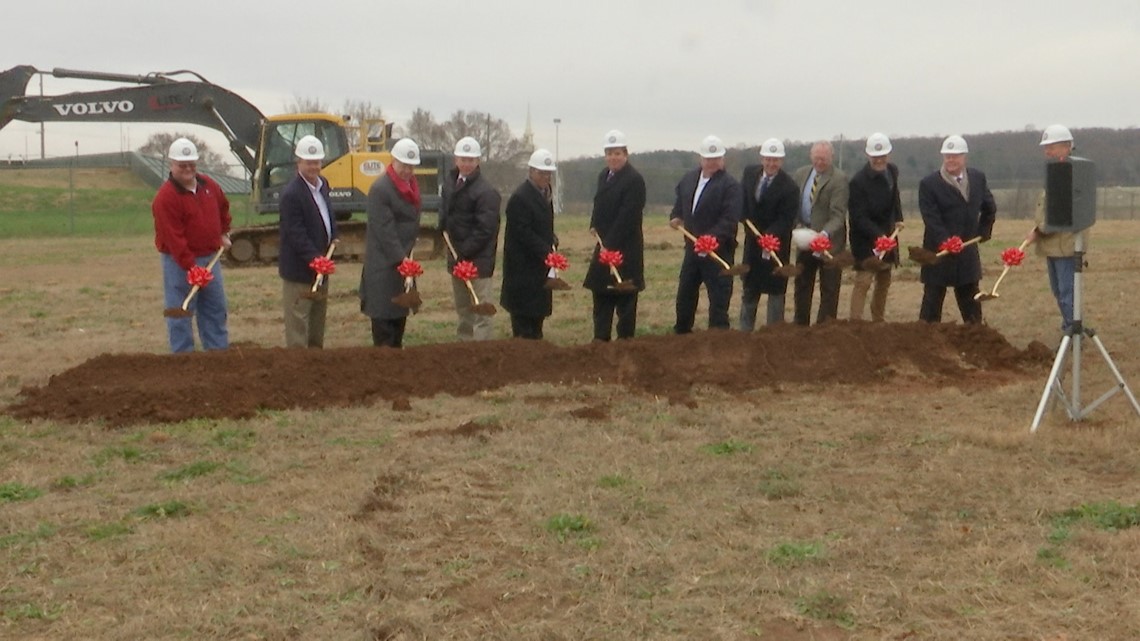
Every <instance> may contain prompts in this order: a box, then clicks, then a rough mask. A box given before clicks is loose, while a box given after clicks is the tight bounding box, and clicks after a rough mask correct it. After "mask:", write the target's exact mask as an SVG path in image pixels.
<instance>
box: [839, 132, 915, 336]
mask: <svg viewBox="0 0 1140 641" xmlns="http://www.w3.org/2000/svg"><path fill="white" fill-rule="evenodd" d="M864 153H865V154H866V155H867V163H866V164H865V165H863V168H862V169H860V170H859V171H858V172H856V174H855V175H854V176H853V177H852V178H851V183H850V185H849V186H848V190H847V191H848V195H847V216H848V219H849V220H850V223H851V231H850V232H849V233H850V236H851V254H852V255H853V256H854V257H855V282H854V285H853V286H852V288H851V320H862V319H863V308H864V307H866V306H867V292H868V291H870V290H871V286H872V284H873V285H874V287H875V289H874V293H873V294H871V320H872V321H875V322H882V321H883V320H884V317H885V316H886V310H887V292H888V291H889V290H890V287H891V269H892V268H893V267H894V266H895V265H897V264H898V262H899V252H898V247H895V248H894V249H892V250H891V251H889V252H879V251H878V250H876V249H875V242H876V241H877V240H878V239H879V238H880V237H882V236H890V235H891V234H892V233H893V232H894V230H895V228H896V227H901V226H902V222H903V213H902V201H901V200H900V198H899V168H898V167H896V166H895V164H894V163H892V162H891V141H890V139H889V138H887V137H886V136H885V135H884V134H881V133H874V134H871V135H870V136H868V137H867V145H866V147H865V148H864ZM871 257H876V258H878V259H879V260H880V261H881V262H880V263H877V264H876V266H875V267H873V268H871V269H867V268H866V267H865V266H864V265H863V262H864V261H866V260H867V259H868V258H871Z"/></svg>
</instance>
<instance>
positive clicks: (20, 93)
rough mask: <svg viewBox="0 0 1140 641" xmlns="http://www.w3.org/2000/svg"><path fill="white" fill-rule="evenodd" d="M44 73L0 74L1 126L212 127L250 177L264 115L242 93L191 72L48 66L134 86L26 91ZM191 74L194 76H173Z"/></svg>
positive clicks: (25, 69)
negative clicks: (122, 124) (21, 123)
mask: <svg viewBox="0 0 1140 641" xmlns="http://www.w3.org/2000/svg"><path fill="white" fill-rule="evenodd" d="M40 73H42V74H45V75H47V74H49V72H46V71H39V70H38V69H36V68H35V67H32V66H29V65H21V66H18V67H13V68H11V69H9V70H7V71H4V72H0V128H3V127H4V126H5V125H7V124H8V123H9V122H12V121H13V120H22V121H25V122H179V123H188V124H194V125H201V126H204V127H210V128H211V129H216V130H218V131H220V132H222V134H224V135H225V136H226V139H227V140H229V143H230V149H231V150H232V151H233V152H234V154H235V155H236V156H237V157H238V158H239V159H240V160H241V162H242V164H243V165H245V167H246V168H247V169H248V170H249V171H250V174H251V175H252V174H253V173H254V172H255V171H256V170H257V160H256V158H255V156H254V154H255V153H256V152H257V148H258V136H259V135H260V129H261V122H262V120H264V118H265V116H264V115H263V114H262V113H261V111H260V110H258V109H257V107H254V106H253V105H252V104H250V103H249V102H247V101H246V100H245V99H244V98H242V97H241V96H238V95H237V94H235V93H233V92H231V91H229V90H227V89H223V88H222V87H219V86H217V85H215V84H212V83H210V82H208V81H207V80H206V79H205V78H203V77H202V76H200V75H198V74H197V73H194V72H193V71H186V70H180V71H171V72H163V73H157V72H156V73H149V74H146V75H143V76H137V75H127V74H113V73H99V72H90V71H74V70H70V69H59V68H56V69H53V70H52V71H51V72H50V75H51V76H53V77H56V78H79V79H84V80H100V81H107V82H118V83H126V84H134V85H138V86H134V87H130V86H126V87H117V88H114V89H106V90H103V91H91V92H74V93H67V94H60V95H56V96H35V95H31V96H29V95H26V93H27V85H28V82H29V81H30V80H31V79H32V77H33V76H35V75H36V74H40ZM181 75H192V76H194V77H195V78H197V79H196V80H181V79H177V78H174V76H181Z"/></svg>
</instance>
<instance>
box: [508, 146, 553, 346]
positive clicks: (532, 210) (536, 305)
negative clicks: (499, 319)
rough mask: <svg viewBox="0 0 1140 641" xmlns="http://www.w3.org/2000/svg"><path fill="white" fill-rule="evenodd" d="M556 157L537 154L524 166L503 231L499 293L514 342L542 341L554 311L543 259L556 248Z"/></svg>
mask: <svg viewBox="0 0 1140 641" xmlns="http://www.w3.org/2000/svg"><path fill="white" fill-rule="evenodd" d="M556 168H557V167H556V166H555V164H554V154H551V153H550V152H549V151H547V150H546V149H537V150H535V152H534V153H532V154H531V155H530V160H529V161H528V162H527V179H526V180H524V181H523V182H522V184H521V185H519V187H518V189H516V190H515V193H513V194H511V197H510V199H509V200H508V201H507V210H506V219H507V221H506V226H505V229H504V231H503V291H502V294H501V295H500V298H499V302H500V303H502V305H503V309H506V310H507V311H508V312H509V313H510V315H511V335H512V336H513V337H515V338H529V339H541V338H542V325H543V322H545V320H546V317H547V316H550V313H551V311H552V307H553V305H552V300H551V295H550V290H549V289H546V287H545V285H546V278H547V272H548V271H549V268H547V266H546V256H547V255H548V254H550V252H551V251H552V250H553V249H554V246H555V245H557V244H558V238H557V237H556V236H555V235H554V204H553V202H552V201H551V197H552V195H553V192H552V190H551V181H552V180H553V179H554V171H555V169H556Z"/></svg>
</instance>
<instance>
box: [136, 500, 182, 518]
mask: <svg viewBox="0 0 1140 641" xmlns="http://www.w3.org/2000/svg"><path fill="white" fill-rule="evenodd" d="M131 514H133V515H134V516H137V517H139V518H141V519H173V518H181V517H184V516H189V515H190V506H189V505H187V504H185V503H183V502H182V501H166V502H164V503H150V504H148V505H144V506H142V507H140V508H137V509H135V510H133V511H132V512H131Z"/></svg>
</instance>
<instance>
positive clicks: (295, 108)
mask: <svg viewBox="0 0 1140 641" xmlns="http://www.w3.org/2000/svg"><path fill="white" fill-rule="evenodd" d="M285 113H287V114H300V113H329V108H328V106H326V105H325V104H324V103H323V102H321V99H320V98H312V97H310V96H298V95H294V96H293V99H292V100H290V101H289V102H287V103H285Z"/></svg>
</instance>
